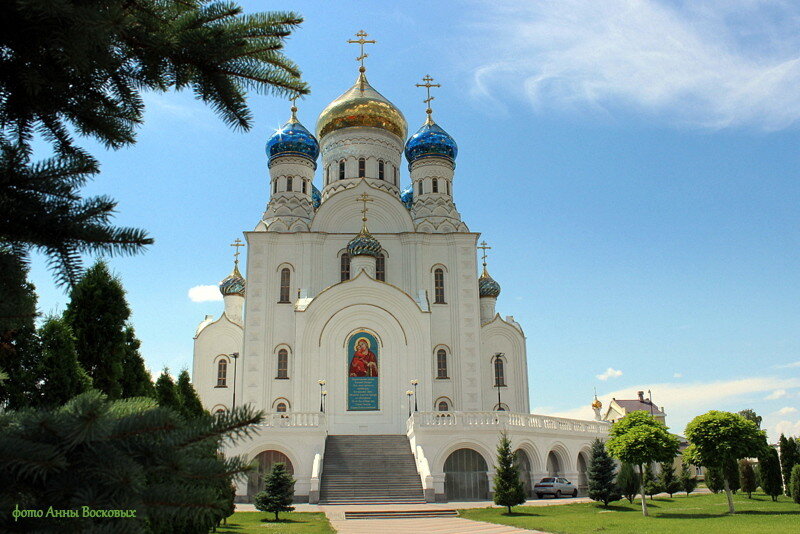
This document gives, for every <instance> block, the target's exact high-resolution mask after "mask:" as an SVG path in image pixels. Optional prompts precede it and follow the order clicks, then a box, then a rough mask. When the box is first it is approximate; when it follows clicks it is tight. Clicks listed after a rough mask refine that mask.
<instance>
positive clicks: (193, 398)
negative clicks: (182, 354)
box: [176, 369, 206, 417]
mask: <svg viewBox="0 0 800 534" xmlns="http://www.w3.org/2000/svg"><path fill="white" fill-rule="evenodd" d="M176 390H177V393H178V400H179V402H180V405H181V412H182V413H183V416H184V417H197V416H199V415H203V414H204V413H206V411H205V410H204V409H203V403H202V402H200V397H198V396H197V391H195V389H194V386H192V382H191V380H190V379H189V371H187V370H186V369H184V370H183V371H181V374H179V375H178V383H177V386H176Z"/></svg>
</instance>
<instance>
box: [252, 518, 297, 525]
mask: <svg viewBox="0 0 800 534" xmlns="http://www.w3.org/2000/svg"><path fill="white" fill-rule="evenodd" d="M261 522H262V523H282V524H287V525H289V524H295V523H296V524H305V523H308V521H303V520H301V519H278V520H277V521H275V520H274V519H272V518H269V517H267V518H264V519H262V520H261Z"/></svg>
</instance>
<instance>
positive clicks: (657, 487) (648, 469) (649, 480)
mask: <svg viewBox="0 0 800 534" xmlns="http://www.w3.org/2000/svg"><path fill="white" fill-rule="evenodd" d="M643 481H644V482H643V484H642V486H643V487H644V493H645V495H649V496H650V500H651V501H652V500H653V496H654V495H656V494H657V493H661V492H662V491H664V489H663V488H662V487H661V484H660V483H659V481H658V478H656V476H655V474H654V473H653V467H652V465H651V464H647V465H645V467H644V479H643Z"/></svg>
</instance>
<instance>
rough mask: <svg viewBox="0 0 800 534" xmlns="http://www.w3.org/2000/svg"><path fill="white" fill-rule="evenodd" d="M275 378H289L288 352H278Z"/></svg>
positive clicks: (282, 350) (283, 350) (284, 350)
mask: <svg viewBox="0 0 800 534" xmlns="http://www.w3.org/2000/svg"><path fill="white" fill-rule="evenodd" d="M276 378H289V351H288V350H286V349H281V350H279V351H278V376H277V377H276Z"/></svg>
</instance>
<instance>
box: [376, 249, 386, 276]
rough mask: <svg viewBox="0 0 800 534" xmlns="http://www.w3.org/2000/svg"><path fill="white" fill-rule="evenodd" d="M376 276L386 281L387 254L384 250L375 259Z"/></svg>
mask: <svg viewBox="0 0 800 534" xmlns="http://www.w3.org/2000/svg"><path fill="white" fill-rule="evenodd" d="M375 278H377V279H378V280H380V281H381V282H385V281H386V255H385V254H384V253H383V252H381V253H380V255H378V257H377V258H376V259H375Z"/></svg>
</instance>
